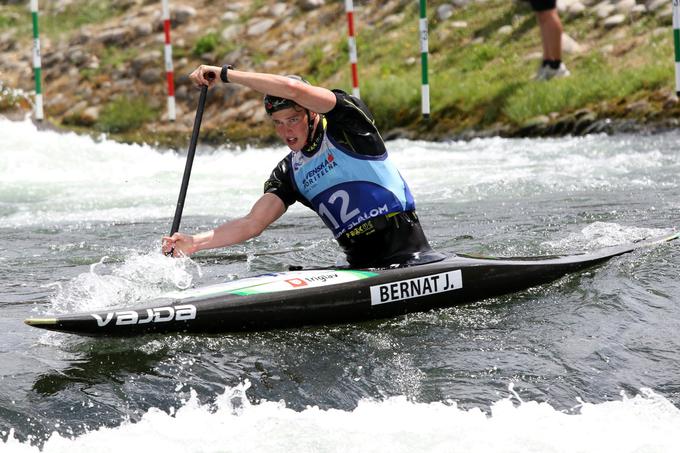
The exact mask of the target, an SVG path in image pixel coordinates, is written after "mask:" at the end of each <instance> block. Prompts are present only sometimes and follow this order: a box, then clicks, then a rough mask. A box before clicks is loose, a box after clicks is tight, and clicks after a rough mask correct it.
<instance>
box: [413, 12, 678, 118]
mask: <svg viewBox="0 0 680 453" xmlns="http://www.w3.org/2000/svg"><path fill="white" fill-rule="evenodd" d="M675 1H677V0H675ZM419 28H420V61H421V67H422V87H421V97H422V110H423V118H425V119H428V118H429V117H430V82H429V80H428V75H427V72H428V71H427V56H428V53H429V49H428V47H429V46H428V36H427V35H428V31H427V0H420V27H419Z"/></svg>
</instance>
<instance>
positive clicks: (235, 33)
mask: <svg viewBox="0 0 680 453" xmlns="http://www.w3.org/2000/svg"><path fill="white" fill-rule="evenodd" d="M54 3H55V4H54V5H52V6H49V7H47V9H46V11H44V14H43V15H42V16H41V26H42V28H43V33H44V34H43V36H44V39H45V40H46V45H45V46H44V47H45V50H44V51H43V59H44V74H45V84H44V85H45V93H46V94H45V97H46V104H45V105H46V116H47V117H48V118H49V119H50V121H51V122H52V123H54V124H56V125H58V126H60V127H77V128H79V129H81V130H82V129H84V130H88V129H91V130H92V131H93V132H97V133H100V132H101V131H105V132H108V133H111V134H114V135H115V136H117V137H118V138H120V139H124V140H135V141H138V140H143V141H149V140H152V141H161V142H164V143H172V142H173V141H174V140H175V138H176V137H183V136H184V135H185V134H186V132H187V131H188V130H189V128H190V126H191V122H192V121H193V111H194V109H195V103H196V99H197V95H196V93H195V92H194V90H193V88H192V87H191V86H190V84H189V83H188V79H187V74H188V73H189V72H190V71H191V70H192V69H193V68H194V67H195V66H197V65H198V64H200V63H203V62H207V63H213V64H220V63H222V62H229V63H233V64H235V65H236V66H237V67H241V68H243V69H247V70H258V71H267V72H276V73H300V74H304V75H305V77H306V78H308V79H309V80H311V81H312V82H313V83H318V84H322V85H326V86H337V87H340V88H343V89H345V90H347V91H350V90H351V87H350V77H349V61H348V52H347V49H348V46H347V38H346V23H345V22H344V20H345V17H344V14H343V5H342V4H341V3H342V2H329V1H326V2H323V1H317V2H311V1H308V2H304V1H297V2H293V3H294V5H291V4H289V3H290V2H287V3H275V2H274V1H266V0H260V1H258V2H235V3H233V4H232V5H231V6H229V7H228V8H227V7H224V6H223V7H219V6H218V5H213V4H208V3H203V2H200V1H198V0H197V1H194V2H187V3H189V4H190V5H191V6H193V7H191V6H185V7H183V9H181V10H178V9H176V10H175V11H174V12H173V22H174V25H173V33H174V39H175V43H174V45H173V50H174V52H173V53H174V60H175V72H176V76H175V79H176V81H177V85H178V90H177V91H178V93H177V98H178V104H179V106H180V112H181V113H180V115H181V117H180V118H178V121H176V122H175V123H168V122H167V121H166V119H165V118H164V114H165V112H164V108H165V97H164V92H165V84H164V83H165V82H164V74H163V71H162V68H163V59H162V52H161V51H162V39H159V38H162V26H161V23H160V19H159V13H160V3H159V2H158V3H159V4H156V2H154V3H153V4H151V3H150V2H144V1H135V0H128V1H125V2H113V3H112V2H104V1H98V0H74V1H72V2H54ZM372 3H373V2H361V1H356V2H355V5H356V7H357V34H358V35H357V36H358V37H357V46H358V54H359V74H360V82H361V94H362V98H363V99H364V100H365V101H366V102H367V104H368V105H369V106H370V107H371V109H372V111H373V113H374V115H375V117H376V122H377V123H378V125H379V126H380V128H381V129H382V130H383V131H386V134H387V135H389V136H406V137H411V138H416V137H419V138H427V139H445V138H456V137H472V136H477V135H489V134H500V135H508V136H517V135H550V134H561V133H582V132H591V131H597V130H599V129H598V128H597V127H593V126H594V125H597V124H604V123H603V122H605V121H606V122H607V124H609V123H611V121H610V120H612V119H614V120H615V119H623V120H626V121H627V122H626V124H630V123H631V122H635V123H636V124H639V125H650V126H651V127H656V126H660V127H669V126H673V125H675V124H676V123H677V121H678V117H680V110H679V107H678V102H677V98H675V96H674V93H673V91H674V87H673V80H674V72H673V71H674V66H673V41H672V37H673V35H672V29H671V24H670V16H669V15H668V14H666V13H665V12H663V13H659V12H658V11H657V12H653V11H651V10H650V11H649V12H647V13H644V12H641V9H640V8H638V12H637V13H633V12H630V13H629V15H628V16H627V17H626V18H625V20H623V21H622V22H620V23H618V24H616V25H614V26H612V25H604V24H603V19H604V18H603V17H601V16H602V15H601V14H599V13H596V10H595V6H592V7H588V8H587V9H586V10H585V11H581V12H580V13H578V14H575V13H572V12H564V11H563V12H562V14H561V18H562V22H563V24H564V30H565V33H566V34H567V35H568V36H567V41H568V42H566V45H565V52H564V57H563V59H564V61H565V62H566V64H567V66H568V67H569V69H570V71H571V72H572V76H571V77H568V78H563V79H559V80H551V81H548V82H536V81H534V80H533V76H534V74H535V71H536V70H537V68H538V64H539V63H540V59H541V42H540V37H539V32H538V27H537V25H536V19H535V16H534V13H533V12H532V11H531V9H530V7H529V5H528V4H527V3H525V2H521V1H518V2H507V1H504V0H488V1H482V0H477V1H474V0H470V1H469V2H467V3H466V2H462V1H461V2H457V5H461V6H458V7H456V8H455V9H454V10H453V12H452V13H451V14H449V15H446V14H442V12H441V10H440V7H442V6H445V5H447V4H449V2H443V1H431V2H428V5H429V12H430V14H429V15H428V16H429V35H430V36H429V43H430V74H429V78H430V90H431V105H432V114H431V117H430V119H429V120H427V121H426V120H423V119H422V118H421V115H420V71H421V67H420V55H419V44H418V21H417V17H418V10H417V6H418V5H417V3H416V2H412V1H406V0H392V1H389V2H381V3H384V4H382V5H380V7H378V6H376V5H374V4H372ZM648 3H649V2H648ZM305 5H307V6H305ZM309 5H311V6H309ZM0 13H1V14H0V17H2V19H1V20H0V35H2V36H0V49H4V50H3V52H5V53H7V54H9V53H12V58H10V59H9V61H10V62H14V66H12V67H13V68H21V74H22V77H11V76H10V77H6V76H0V83H1V84H2V85H3V87H4V88H21V89H23V90H30V86H31V85H30V83H29V82H30V78H29V79H28V80H27V77H26V76H27V75H30V68H27V65H28V64H29V62H28V61H26V59H25V54H26V51H27V50H28V49H30V34H31V31H30V30H31V28H30V27H31V26H30V14H29V13H28V12H27V11H26V8H25V6H23V5H22V6H18V5H2V6H0ZM277 15H278V17H277ZM257 27H260V28H261V29H262V30H264V31H258V30H256V28H257ZM322 31H323V33H322ZM12 38H13V39H14V44H8V41H9V39H12ZM17 53H20V54H21V55H22V57H21V58H22V59H23V60H22V59H19V58H18V57H16V54H17ZM55 55H56V56H55ZM8 64H9V63H8ZM0 65H2V63H0ZM55 71H59V73H55ZM64 72H65V73H66V75H67V78H66V79H65V78H64V77H62V75H63V74H62V73H64ZM3 73H6V71H3ZM0 74H2V73H0ZM69 79H70V80H69ZM13 85H14V86H13ZM55 89H57V90H58V93H59V99H58V100H57V101H55V91H54V90H55ZM4 92H7V93H10V94H6V95H2V96H1V97H0V109H1V110H4V111H8V110H11V109H12V108H17V106H18V105H19V102H18V100H17V96H16V95H14V94H11V93H14V91H13V90H7V89H5V90H3V93H4ZM211 98H212V100H211V101H210V102H209V105H208V107H207V115H206V122H205V126H204V136H205V137H207V138H209V139H212V140H224V139H225V138H229V139H231V140H234V141H250V142H252V141H255V140H262V139H265V140H266V139H271V138H272V134H273V131H272V130H271V128H269V127H267V124H266V122H265V121H263V120H264V116H263V114H262V113H261V106H260V105H259V99H260V98H259V95H257V94H255V93H252V92H248V90H244V89H240V88H235V87H231V86H228V87H225V86H221V87H219V88H218V89H216V90H213V93H211Z"/></svg>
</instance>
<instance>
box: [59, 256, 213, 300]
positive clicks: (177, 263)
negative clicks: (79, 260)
mask: <svg viewBox="0 0 680 453" xmlns="http://www.w3.org/2000/svg"><path fill="white" fill-rule="evenodd" d="M195 275H196V276H198V277H201V276H202V271H201V268H200V266H199V265H198V264H197V263H195V262H194V261H192V260H191V259H190V258H187V257H185V258H170V257H166V256H164V255H162V254H160V253H158V252H148V253H134V254H132V255H130V256H128V257H126V258H125V261H124V262H122V263H119V262H114V261H109V258H108V257H106V256H105V257H103V258H101V259H100V260H99V262H97V263H95V264H92V265H91V266H90V271H89V272H86V273H82V274H80V275H78V276H77V277H76V278H74V279H72V280H70V281H69V282H67V283H65V284H61V285H59V286H58V287H57V293H56V294H55V295H54V296H53V297H52V298H51V299H50V311H53V312H57V313H67V312H73V311H94V310H100V309H105V308H112V307H119V306H130V305H133V304H134V303H135V302H139V301H143V300H146V299H151V298H153V297H156V296H158V295H159V294H161V293H162V292H166V291H169V290H171V289H186V288H189V287H190V286H191V283H192V281H193V279H194V276H195Z"/></svg>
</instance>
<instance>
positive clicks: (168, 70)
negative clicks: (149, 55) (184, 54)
mask: <svg viewBox="0 0 680 453" xmlns="http://www.w3.org/2000/svg"><path fill="white" fill-rule="evenodd" d="M162 4H163V31H164V32H165V74H166V78H167V79H168V120H170V121H175V118H176V112H175V75H174V69H173V67H172V44H171V43H170V5H169V4H168V0H162Z"/></svg>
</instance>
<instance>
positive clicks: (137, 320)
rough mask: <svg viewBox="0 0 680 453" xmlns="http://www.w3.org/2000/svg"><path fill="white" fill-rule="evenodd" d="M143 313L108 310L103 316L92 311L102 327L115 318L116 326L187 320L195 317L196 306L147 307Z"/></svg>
mask: <svg viewBox="0 0 680 453" xmlns="http://www.w3.org/2000/svg"><path fill="white" fill-rule="evenodd" d="M145 311H146V313H145V314H144V315H141V316H140V315H139V313H137V312H136V311H132V310H131V311H116V312H109V313H107V314H106V316H105V317H101V316H99V315H97V314H94V313H92V317H93V318H94V319H96V320H97V325H98V326H99V327H104V326H106V325H107V324H108V323H110V322H111V320H113V318H114V317H115V318H116V325H117V326H125V325H130V324H148V323H150V322H170V321H188V320H190V319H196V307H195V306H193V305H177V306H176V307H158V308H147V309H146V310H145Z"/></svg>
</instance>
